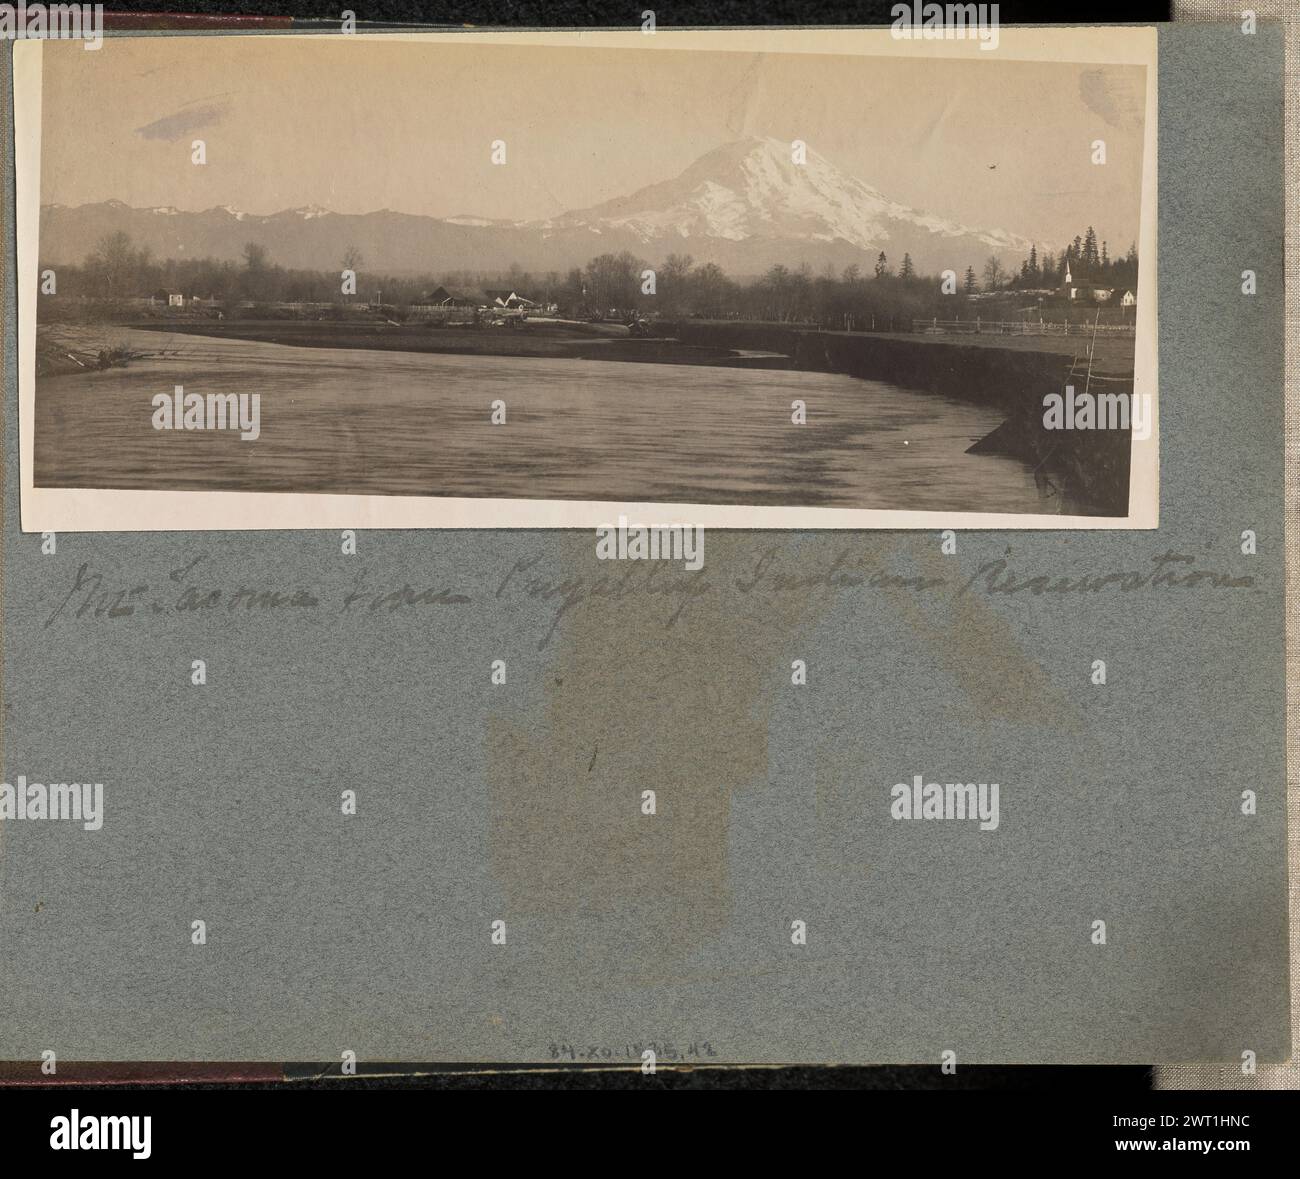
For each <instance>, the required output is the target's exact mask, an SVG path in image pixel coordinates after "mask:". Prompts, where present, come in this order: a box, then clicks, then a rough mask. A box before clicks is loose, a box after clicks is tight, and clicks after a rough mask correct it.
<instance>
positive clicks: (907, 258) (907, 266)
mask: <svg viewBox="0 0 1300 1179" xmlns="http://www.w3.org/2000/svg"><path fill="white" fill-rule="evenodd" d="M880 256H881V257H882V258H883V257H884V254H881V255H880ZM898 274H899V277H900V278H911V277H912V276H913V275H915V274H916V270H915V269H914V268H913V266H912V255H911V254H904V255H903V265H902V266H901V267H900V268H899V271H898Z"/></svg>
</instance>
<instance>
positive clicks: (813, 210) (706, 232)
mask: <svg viewBox="0 0 1300 1179" xmlns="http://www.w3.org/2000/svg"><path fill="white" fill-rule="evenodd" d="M548 224H550V225H554V226H556V227H563V228H578V227H585V228H588V229H592V228H595V229H600V230H601V231H602V232H603V231H605V230H609V229H624V230H628V231H630V232H631V233H634V234H636V236H637V237H638V238H640V239H641V240H642V241H645V242H660V241H663V240H665V239H669V240H671V239H675V238H680V239H686V240H689V241H691V242H692V243H693V242H694V241H695V240H696V239H699V238H704V239H709V238H720V239H723V240H725V241H732V242H743V241H750V240H753V239H756V238H758V239H763V238H767V239H777V240H782V241H812V242H842V243H844V244H846V245H850V246H855V247H856V248H857V249H859V250H862V251H864V252H867V253H878V252H879V251H880V250H882V249H883V250H885V251H886V252H887V253H893V254H898V255H899V256H901V251H900V249H899V246H898V243H900V242H901V243H903V246H904V248H908V245H909V244H910V245H912V246H914V247H915V250H911V249H909V252H913V253H926V254H930V253H935V254H937V253H942V252H943V250H944V247H945V244H947V243H952V244H953V245H954V247H955V246H956V245H957V243H962V242H966V243H979V244H980V245H981V247H982V248H983V250H984V251H985V256H987V254H988V253H996V252H1000V251H1012V252H1016V253H1022V252H1028V250H1029V247H1030V244H1031V243H1030V242H1029V241H1027V240H1026V239H1025V238H1023V237H1018V236H1016V235H1014V234H1011V233H1007V232H1006V231H1005V230H979V229H971V228H969V227H968V226H964V225H959V224H957V223H956V222H953V221H946V220H944V219H943V218H940V217H935V216H931V215H929V214H926V213H920V212H917V211H916V210H915V209H910V208H908V207H907V206H906V205H900V204H898V203H896V202H894V201H891V200H889V199H888V198H886V197H885V196H883V195H882V194H881V193H880V192H878V191H877V190H876V189H874V188H872V187H871V186H870V185H868V184H865V183H864V182H863V181H861V180H857V179H855V178H854V177H852V176H846V175H845V174H844V173H843V172H841V171H840V170H839V169H838V168H836V167H835V166H834V165H833V164H831V163H830V162H829V161H827V160H826V159H825V158H824V157H823V156H821V155H820V154H818V153H817V152H816V151H813V150H812V149H811V148H805V149H804V152H803V155H802V160H801V162H799V163H796V162H795V160H794V152H793V150H792V145H791V144H789V143H786V142H783V141H781V140H776V139H758V138H755V139H742V140H738V141H737V142H735V143H728V144H725V145H724V146H722V147H719V148H717V149H716V150H714V151H711V152H709V153H708V154H707V155H704V156H701V157H700V158H699V159H698V160H696V161H695V163H694V164H692V165H691V166H690V167H689V168H687V169H686V171H685V172H683V173H682V174H681V175H680V176H678V177H677V178H676V179H673V180H666V181H664V182H662V183H660V184H652V185H650V186H649V187H647V188H643V189H641V190H640V191H638V192H634V193H632V194H631V195H630V196H626V197H619V198H617V199H615V200H612V201H606V202H605V203H604V204H602V205H597V206H595V207H594V208H591V209H584V210H582V211H580V212H574V213H567V214H565V215H564V216H563V217H559V218H556V219H555V220H554V221H553V222H551V223H548ZM935 266H936V268H938V264H937V261H936V262H935Z"/></svg>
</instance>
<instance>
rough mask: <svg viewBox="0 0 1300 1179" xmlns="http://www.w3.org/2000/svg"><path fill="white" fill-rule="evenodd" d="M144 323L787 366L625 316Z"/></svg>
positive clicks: (291, 339) (757, 352) (478, 351)
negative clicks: (491, 322) (632, 325)
mask: <svg viewBox="0 0 1300 1179" xmlns="http://www.w3.org/2000/svg"><path fill="white" fill-rule="evenodd" d="M132 326H133V327H136V328H138V329H140V330H142V331H149V332H166V333H170V334H176V335H188V336H208V337H212V338H216V339H226V340H253V341H257V342H259V343H264V344H284V345H288V346H290V347H299V348H349V349H360V348H369V349H375V350H378V351H386V352H439V353H444V354H446V355H449V356H515V357H541V358H546V357H551V358H556V359H566V360H610V361H630V362H634V363H640V364H697V365H700V364H702V365H712V366H715V367H723V368H788V367H789V361H788V359H787V358H786V357H785V356H783V355H781V354H780V353H777V352H773V351H772V350H770V349H765V348H730V347H726V346H723V345H713V344H707V343H698V344H697V343H685V342H683V341H681V340H678V339H675V338H671V337H669V336H664V335H657V336H653V337H638V336H633V335H632V334H631V333H630V332H629V331H628V329H627V328H626V327H625V326H623V325H622V324H599V323H597V324H587V323H572V322H566V321H556V320H550V321H532V320H515V321H508V322H507V323H506V324H502V325H500V326H486V325H485V326H483V327H477V328H475V327H469V326H466V325H458V326H451V327H444V326H442V325H438V324H396V323H349V322H337V321H303V320H287V321H286V320H242V319H239V320H230V321H213V320H185V321H149V320H147V321H143V322H141V323H138V324H134V325H132Z"/></svg>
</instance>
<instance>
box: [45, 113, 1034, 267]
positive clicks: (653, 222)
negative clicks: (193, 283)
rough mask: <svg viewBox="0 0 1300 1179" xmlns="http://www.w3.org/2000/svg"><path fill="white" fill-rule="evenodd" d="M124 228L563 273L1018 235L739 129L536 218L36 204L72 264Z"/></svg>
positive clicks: (169, 236)
mask: <svg viewBox="0 0 1300 1179" xmlns="http://www.w3.org/2000/svg"><path fill="white" fill-rule="evenodd" d="M118 230H122V231H124V232H126V233H127V234H129V235H130V236H131V238H132V239H133V241H134V242H135V244H136V245H137V246H144V247H147V248H148V249H149V250H150V252H151V253H152V255H153V256H154V257H155V258H202V257H214V258H218V259H223V260H227V259H228V260H237V259H238V258H239V257H240V256H241V254H242V252H243V249H244V246H245V244H246V243H248V242H256V243H258V244H259V245H262V246H264V247H265V248H266V249H267V251H268V253H269V255H270V257H271V259H272V260H273V261H275V262H277V263H279V264H280V265H283V266H288V267H302V268H311V269H325V268H330V267H334V266H336V265H338V264H339V260H340V258H341V257H342V256H343V253H344V251H345V250H347V249H349V248H352V247H354V248H356V249H358V250H360V252H361V254H362V257H363V259H364V262H363V266H364V267H365V268H366V269H371V270H376V271H388V272H393V273H396V272H411V271H422V272H433V273H436V272H438V271H447V270H478V271H503V270H505V269H507V268H508V267H510V266H511V265H512V264H518V265H519V266H522V267H524V268H525V269H527V270H532V271H541V272H544V271H549V270H558V271H564V270H567V269H569V268H570V267H573V266H582V265H585V264H586V263H587V262H588V261H589V260H590V259H591V258H592V257H593V256H595V255H596V254H602V253H611V252H618V251H620V250H630V251H631V252H632V253H634V254H636V255H637V256H638V257H642V258H645V259H646V260H647V261H649V262H652V263H653V262H661V261H662V260H663V258H664V257H665V256H666V255H667V254H668V253H670V252H678V253H689V254H691V255H692V256H693V257H694V259H695V261H696V263H705V262H716V263H717V264H719V265H720V266H722V267H723V269H725V270H726V271H727V272H728V273H729V274H732V275H735V276H745V275H754V274H758V273H761V272H762V271H764V270H766V269H767V268H768V267H770V266H772V265H774V264H777V263H780V264H783V265H786V266H798V265H801V264H803V263H808V264H810V265H812V266H813V267H814V268H816V269H818V270H820V269H821V268H822V267H824V266H825V265H827V264H828V263H829V264H830V265H832V266H834V267H836V268H837V269H838V268H842V267H844V266H848V265H851V264H855V263H856V264H858V265H860V266H862V267H863V268H864V269H866V270H868V271H869V270H870V267H871V265H872V264H873V263H874V261H875V257H876V255H877V254H878V253H879V252H880V251H881V250H884V251H885V253H886V254H887V255H888V256H889V259H890V262H891V263H892V264H893V265H895V266H897V264H898V263H899V262H900V261H901V260H902V257H903V254H904V253H909V254H911V256H912V261H913V263H914V264H915V265H916V267H917V269H918V270H920V271H922V272H930V273H936V272H938V271H940V270H946V269H952V270H954V271H956V272H957V273H959V274H960V273H961V272H962V271H964V270H965V268H966V267H967V266H974V267H975V268H976V270H978V269H980V267H981V266H982V265H983V263H984V261H985V259H986V258H988V256H989V255H990V254H997V255H998V256H999V257H1000V258H1002V260H1003V262H1004V263H1005V264H1009V265H1011V266H1019V263H1020V260H1021V258H1023V257H1024V256H1025V255H1026V254H1027V253H1028V251H1029V247H1030V242H1029V241H1028V240H1027V239H1025V238H1023V237H1020V236H1018V235H1016V234H1014V233H1010V232H1007V231H1006V230H1004V229H977V228H971V227H969V226H965V225H961V224H958V223H956V222H954V221H949V220H945V219H943V218H940V217H936V216H933V215H931V214H928V213H924V212H920V211H918V210H916V209H912V208H909V207H907V206H905V205H901V204H899V203H897V202H895V201H891V200H889V199H888V198H887V197H886V196H884V195H883V194H882V193H880V192H879V191H878V190H876V189H875V188H872V187H871V186H870V185H869V184H867V183H865V182H864V181H862V180H860V179H857V178H855V177H852V176H848V175H846V174H845V173H843V172H841V171H840V170H839V169H837V168H836V167H835V166H834V165H833V164H831V163H830V162H829V161H828V160H826V159H825V158H824V157H823V156H821V155H820V154H818V153H817V152H816V151H814V150H812V149H811V148H810V149H808V150H807V153H806V158H805V161H804V162H802V163H795V162H794V160H793V158H792V151H791V145H790V144H789V143H785V142H782V141H778V140H773V139H744V140H739V141H737V142H735V143H728V144H724V145H723V146H721V147H719V148H716V149H715V150H713V151H710V152H708V153H707V154H706V155H704V156H701V157H700V158H699V159H698V160H696V161H695V163H693V164H692V165H690V167H688V168H687V169H686V170H685V171H684V172H682V173H681V174H680V175H679V176H676V177H674V178H673V179H671V180H665V181H662V182H660V183H658V184H652V185H649V186H648V187H646V188H642V189H639V190H638V191H636V192H633V193H631V194H630V195H628V196H623V197H618V198H616V199H614V200H611V201H606V202H604V203H603V204H600V205H596V206H593V207H592V208H589V209H581V210H575V211H573V212H569V213H565V214H563V215H562V216H559V217H553V218H550V219H547V220H539V221H502V220H495V219H492V218H486V217H478V216H475V215H474V214H472V213H464V214H460V215H458V216H456V217H450V218H445V219H440V218H434V217H420V216H414V215H411V214H407V213H395V212H393V211H392V210H390V209H383V210H380V211H378V212H374V213H366V214H360V215H355V214H340V213H331V212H330V211H329V210H327V209H323V208H320V207H319V206H316V205H309V206H305V207H302V208H297V209H286V210H284V211H283V212H280V213H275V214H271V215H269V216H263V215H259V214H254V213H248V212H241V211H238V210H236V209H234V208H232V207H230V206H220V207H217V208H212V209H207V210H204V211H202V212H182V211H177V210H175V209H172V208H159V209H133V208H130V207H129V206H127V205H124V204H123V203H122V202H121V201H105V202H102V203H100V204H94V205H81V206H76V207H69V206H63V205H46V206H44V207H43V208H42V211H41V258H42V261H43V262H49V263H52V264H54V263H64V264H66V263H78V262H81V261H82V260H83V259H84V258H85V257H86V255H87V254H89V253H90V252H91V251H93V250H94V249H95V247H96V245H97V244H98V242H99V241H100V240H101V239H102V238H103V237H104V235H105V234H108V233H112V232H116V231H118Z"/></svg>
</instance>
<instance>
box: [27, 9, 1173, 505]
mask: <svg viewBox="0 0 1300 1179" xmlns="http://www.w3.org/2000/svg"><path fill="white" fill-rule="evenodd" d="M825 36H826V35H825V34H821V35H817V34H793V33H786V32H779V31H766V32H764V33H762V34H761V35H760V34H757V33H750V34H671V33H667V32H660V33H658V34H656V35H655V36H654V37H643V38H637V37H636V36H635V35H619V34H609V35H598V36H594V37H593V36H587V37H583V38H582V39H581V43H579V41H578V39H577V38H576V37H567V38H566V37H565V36H564V35H558V34H552V35H540V34H538V35H534V36H532V37H531V38H530V37H529V36H528V35H514V36H499V37H488V36H477V37H475V36H456V35H449V36H442V37H412V38H405V37H403V38H364V37H344V36H319V37H310V38H303V37H292V38H283V37H220V38H214V37H205V38H154V39H130V38H119V39H114V38H109V39H108V40H107V41H106V42H105V45H104V47H103V51H102V52H100V53H96V54H85V53H84V52H81V49H80V46H77V45H71V44H47V45H44V46H41V45H29V44H24V45H22V46H19V47H18V48H19V49H20V50H21V52H20V53H16V55H15V61H16V78H17V84H16V86H17V90H18V95H19V109H18V117H19V120H20V134H19V139H20V145H19V153H18V154H19V160H18V164H19V186H20V194H19V204H20V208H19V213H20V227H21V229H22V230H23V233H22V239H21V241H20V248H21V249H22V252H23V259H22V262H21V264H20V270H21V273H22V274H23V275H24V278H25V279H26V280H27V281H29V283H30V286H29V287H28V288H27V289H25V290H24V291H23V292H22V296H23V297H22V301H21V312H22V316H23V344H24V355H23V361H24V373H23V399H24V401H23V410H24V416H23V442H24V446H23V474H24V500H23V526H24V528H25V529H28V530H47V529H76V528H107V529H114V528H209V527H225V528H243V527H249V528H257V527H286V526H304V527H325V526H336V525H338V526H346V525H354V526H362V527H365V526H478V527H483V526H499V527H511V526H524V527H529V526H556V525H559V526H583V527H592V526H600V525H605V524H609V523H610V522H611V521H613V520H614V519H615V518H618V517H619V516H620V515H626V516H628V517H629V518H637V517H638V516H639V517H645V516H647V515H650V516H654V517H656V518H658V519H662V520H664V521H668V520H678V519H680V520H689V521H690V522H691V523H693V524H699V525H708V526H713V527H717V526H724V527H804V528H807V527H898V526H935V525H938V526H948V525H952V526H957V527H960V526H990V525H994V526H998V527H1153V526H1154V525H1155V524H1156V522H1157V504H1156V454H1157V440H1158V432H1157V422H1156V418H1157V413H1156V408H1157V406H1156V388H1155V355H1154V325H1155V301H1154V290H1153V281H1152V278H1153V275H1154V273H1155V241H1154V232H1153V209H1154V204H1153V200H1154V191H1155V190H1154V151H1153V137H1154V127H1153V120H1152V118H1151V115H1152V111H1153V109H1154V98H1153V92H1154V55H1153V46H1154V38H1153V36H1152V35H1151V32H1150V30H1142V29H1134V30H1112V31H1110V32H1109V33H1107V34H1104V35H1103V34H1096V33H1089V32H1087V31H1077V30H1038V31H1035V32H1034V33H1033V34H1029V33H1027V32H1024V31H1021V30H1013V29H1002V30H1001V32H1000V37H999V38H998V42H997V45H996V46H994V47H993V49H992V51H991V52H990V51H988V50H989V46H988V45H987V44H985V45H984V47H983V48H981V46H980V44H979V43H976V42H970V43H967V44H964V45H963V44H939V45H936V44H931V43H926V42H917V41H910V42H909V41H900V40H898V39H896V38H891V37H890V35H889V33H888V32H887V31H873V32H867V31H860V32H857V33H853V32H843V31H841V32H840V33H839V34H837V35H836V37H835V38H834V39H833V40H826V39H825ZM819 37H820V38H821V39H818V38H819ZM650 42H653V47H651V46H650V44H649V43H650ZM828 50H832V51H830V52H828ZM29 276H30V277H29ZM141 493H147V494H141ZM231 493H234V494H231Z"/></svg>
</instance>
